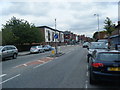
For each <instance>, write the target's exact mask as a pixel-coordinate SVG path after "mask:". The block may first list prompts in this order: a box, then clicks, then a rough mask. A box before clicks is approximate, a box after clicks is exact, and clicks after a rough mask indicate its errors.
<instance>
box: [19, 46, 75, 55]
mask: <svg viewBox="0 0 120 90" xmlns="http://www.w3.org/2000/svg"><path fill="white" fill-rule="evenodd" d="M67 46H74V45H65V46H58V49H60V48H62V47H67ZM60 52H61V51H60ZM25 55H30V51H23V52H18V56H25Z"/></svg>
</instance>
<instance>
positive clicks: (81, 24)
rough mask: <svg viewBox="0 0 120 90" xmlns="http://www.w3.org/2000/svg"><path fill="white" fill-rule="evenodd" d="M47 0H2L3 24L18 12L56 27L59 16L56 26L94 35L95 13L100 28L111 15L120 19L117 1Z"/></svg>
mask: <svg viewBox="0 0 120 90" xmlns="http://www.w3.org/2000/svg"><path fill="white" fill-rule="evenodd" d="M45 1H46V0H45ZM45 1H43V2H37V1H32V0H31V1H30V2H27V1H21V2H2V3H1V4H0V6H1V7H2V8H1V9H0V11H1V12H2V14H1V16H0V17H2V22H0V25H1V24H5V22H6V21H7V20H9V19H10V18H11V17H12V16H15V17H16V18H20V19H25V20H27V21H29V22H30V23H34V24H35V25H36V26H41V25H46V26H49V27H52V28H54V24H55V21H54V20H55V18H56V19H57V29H59V30H61V31H66V30H71V31H72V32H74V33H77V34H86V36H90V37H92V35H93V33H94V32H95V31H97V17H95V16H94V14H95V13H97V14H99V19H100V20H99V21H100V30H103V26H104V20H105V18H106V17H110V19H111V20H112V21H113V22H116V21H117V20H118V3H117V2H92V1H93V0H88V2H84V1H82V2H79V1H76V0H75V1H74V2H71V1H62V2H61V1H56V2H55V1H53V0H52V1H46V2H45ZM89 1H91V2H89ZM0 27H1V26H0Z"/></svg>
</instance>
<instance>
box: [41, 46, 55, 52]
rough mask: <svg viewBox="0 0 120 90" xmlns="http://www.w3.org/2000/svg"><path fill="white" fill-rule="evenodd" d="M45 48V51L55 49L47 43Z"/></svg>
mask: <svg viewBox="0 0 120 90" xmlns="http://www.w3.org/2000/svg"><path fill="white" fill-rule="evenodd" d="M43 48H44V50H45V51H50V50H53V48H52V47H51V46H50V45H45V46H43Z"/></svg>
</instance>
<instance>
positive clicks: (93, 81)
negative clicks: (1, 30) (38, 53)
mask: <svg viewBox="0 0 120 90" xmlns="http://www.w3.org/2000/svg"><path fill="white" fill-rule="evenodd" d="M89 82H90V84H91V85H94V84H96V83H97V81H96V80H94V79H93V77H92V75H91V74H90V77H89Z"/></svg>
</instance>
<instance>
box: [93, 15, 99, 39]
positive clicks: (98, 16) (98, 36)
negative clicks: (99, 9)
mask: <svg viewBox="0 0 120 90" xmlns="http://www.w3.org/2000/svg"><path fill="white" fill-rule="evenodd" d="M94 16H97V20H98V39H100V33H99V14H94Z"/></svg>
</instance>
